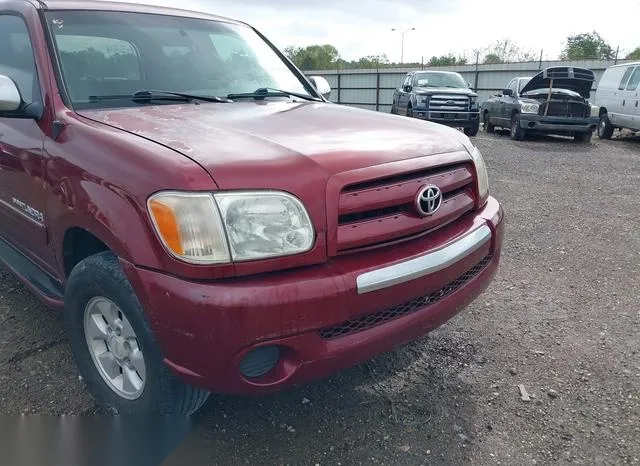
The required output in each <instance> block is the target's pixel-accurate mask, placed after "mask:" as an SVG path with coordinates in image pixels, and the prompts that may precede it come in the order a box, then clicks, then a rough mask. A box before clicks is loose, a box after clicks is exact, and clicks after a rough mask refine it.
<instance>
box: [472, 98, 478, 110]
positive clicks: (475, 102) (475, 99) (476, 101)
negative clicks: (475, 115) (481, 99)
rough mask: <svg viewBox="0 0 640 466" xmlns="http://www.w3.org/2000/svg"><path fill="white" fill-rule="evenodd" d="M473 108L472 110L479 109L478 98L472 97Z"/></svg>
mask: <svg viewBox="0 0 640 466" xmlns="http://www.w3.org/2000/svg"><path fill="white" fill-rule="evenodd" d="M471 108H472V109H475V108H478V98H477V97H471Z"/></svg>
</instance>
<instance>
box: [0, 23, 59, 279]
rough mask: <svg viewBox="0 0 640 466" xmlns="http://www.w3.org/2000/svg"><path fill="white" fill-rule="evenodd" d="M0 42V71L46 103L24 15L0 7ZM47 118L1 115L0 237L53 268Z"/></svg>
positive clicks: (33, 99) (24, 93) (31, 98)
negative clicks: (45, 147) (47, 184)
mask: <svg viewBox="0 0 640 466" xmlns="http://www.w3.org/2000/svg"><path fill="white" fill-rule="evenodd" d="M0 44H2V53H0V75H4V76H7V77H9V78H10V79H11V80H13V82H14V83H16V85H17V87H18V89H19V90H20V94H21V97H22V100H23V101H24V102H25V103H27V104H29V103H36V104H38V103H39V104H40V105H43V97H42V92H41V87H40V80H39V77H38V71H37V67H36V63H35V58H34V53H33V46H32V43H31V38H30V35H29V31H28V28H27V24H26V23H25V21H24V19H22V17H20V16H17V15H15V14H11V13H3V12H0ZM45 120H46V117H45V118H42V119H41V120H40V121H37V120H36V119H34V118H17V117H15V116H8V115H4V116H2V115H0V237H2V239H3V240H4V243H5V244H4V245H3V247H5V248H6V247H7V245H10V246H11V247H12V248H13V249H14V251H17V252H19V253H21V254H22V255H23V256H26V257H28V258H29V259H30V260H31V261H32V262H34V263H36V264H38V265H39V266H40V267H41V268H43V269H45V270H47V271H49V272H51V273H54V274H55V266H54V264H55V260H54V254H53V251H52V249H51V246H50V244H49V243H48V235H47V227H46V201H45V181H44V178H45V177H44V169H45V161H44V157H43V142H44V137H45V132H44V128H47V126H48V125H47V121H45ZM5 252H6V251H5Z"/></svg>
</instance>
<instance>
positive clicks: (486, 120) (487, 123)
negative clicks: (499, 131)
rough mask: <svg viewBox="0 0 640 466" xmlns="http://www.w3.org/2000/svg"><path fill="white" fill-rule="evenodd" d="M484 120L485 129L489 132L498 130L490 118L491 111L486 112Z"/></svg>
mask: <svg viewBox="0 0 640 466" xmlns="http://www.w3.org/2000/svg"><path fill="white" fill-rule="evenodd" d="M483 121H484V130H485V131H486V132H487V133H489V134H491V133H495V132H496V127H495V126H494V125H492V124H491V121H490V120H489V112H485V114H484V118H483Z"/></svg>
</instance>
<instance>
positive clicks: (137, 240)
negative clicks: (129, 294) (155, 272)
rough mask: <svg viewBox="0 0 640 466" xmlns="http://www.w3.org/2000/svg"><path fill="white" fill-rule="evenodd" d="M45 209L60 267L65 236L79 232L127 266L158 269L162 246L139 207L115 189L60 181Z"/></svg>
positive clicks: (104, 184) (79, 181)
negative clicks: (128, 263) (101, 244)
mask: <svg viewBox="0 0 640 466" xmlns="http://www.w3.org/2000/svg"><path fill="white" fill-rule="evenodd" d="M52 191H53V193H52V194H54V196H52V197H51V199H53V200H52V201H51V202H50V205H49V206H48V208H47V212H48V217H49V229H50V231H51V241H52V244H53V246H54V250H55V254H56V259H57V260H58V263H59V264H60V265H61V266H63V264H64V258H63V243H64V236H65V234H66V232H67V231H68V230H69V229H70V228H81V229H83V230H86V231H87V232H89V233H91V234H92V235H93V236H95V237H96V238H98V239H99V240H100V241H102V242H103V243H104V244H105V245H106V246H107V247H108V248H109V249H110V250H111V251H113V253H114V254H116V255H117V256H118V257H121V258H122V259H125V260H127V261H129V262H132V263H135V264H138V265H143V266H146V267H151V268H160V267H161V265H162V263H161V261H160V257H161V256H160V254H161V253H162V249H161V246H160V245H159V244H157V245H156V243H157V240H156V238H155V235H154V234H153V230H152V228H151V223H150V220H149V218H148V215H147V213H146V210H144V211H143V210H142V209H141V207H140V206H139V204H138V203H137V202H136V201H135V200H134V199H132V198H131V197H129V196H128V195H127V194H126V193H125V192H123V191H122V190H120V189H119V188H118V187H116V186H113V185H110V184H109V183H107V182H101V181H100V180H97V179H91V178H86V177H85V178H79V179H66V180H62V181H61V182H60V183H59V184H57V185H54V186H52Z"/></svg>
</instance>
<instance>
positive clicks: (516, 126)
mask: <svg viewBox="0 0 640 466" xmlns="http://www.w3.org/2000/svg"><path fill="white" fill-rule="evenodd" d="M526 135H527V131H526V130H525V129H524V128H523V127H522V126H520V117H519V116H518V115H513V116H512V117H511V139H513V140H514V141H523V140H524V138H525V136H526Z"/></svg>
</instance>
